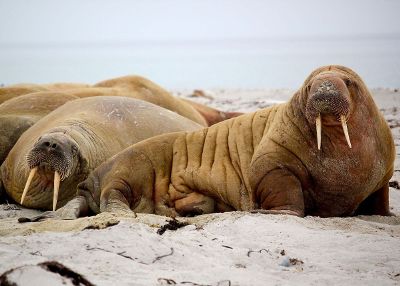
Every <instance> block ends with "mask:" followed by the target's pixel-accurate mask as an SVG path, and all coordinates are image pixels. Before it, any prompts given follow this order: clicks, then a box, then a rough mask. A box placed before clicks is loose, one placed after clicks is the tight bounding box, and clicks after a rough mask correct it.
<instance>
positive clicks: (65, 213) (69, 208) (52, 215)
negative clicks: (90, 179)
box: [18, 196, 89, 223]
mask: <svg viewBox="0 0 400 286" xmlns="http://www.w3.org/2000/svg"><path fill="white" fill-rule="evenodd" d="M88 210H89V206H88V203H87V201H86V198H85V197H83V196H77V197H75V198H74V199H72V200H71V201H69V202H68V203H67V204H66V205H65V206H63V207H62V208H59V209H58V210H56V211H47V212H44V213H42V214H40V215H37V216H34V217H31V218H27V217H20V218H18V222H20V223H24V222H37V221H42V220H47V219H63V220H71V219H77V218H79V217H82V216H86V215H87V214H88Z"/></svg>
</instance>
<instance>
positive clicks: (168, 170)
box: [66, 66, 394, 217]
mask: <svg viewBox="0 0 400 286" xmlns="http://www.w3.org/2000/svg"><path fill="white" fill-rule="evenodd" d="M348 130H349V131H348ZM350 139H351V141H350ZM393 163H394V142H393V138H392V135H391V133H390V129H389V127H388V125H387V123H386V122H385V120H384V118H383V116H382V115H381V114H380V113H379V111H378V108H377V107H376V105H375V103H374V102H373V99H372V97H371V95H370V93H369V91H368V89H367V88H366V87H365V85H364V83H363V82H362V80H361V79H360V78H359V77H358V75H357V74H355V73H354V72H353V71H351V70H350V69H348V68H345V67H341V66H328V67H322V68H319V69H317V70H316V71H314V72H313V73H312V74H311V75H310V76H309V78H308V79H307V80H306V81H305V83H304V85H303V87H302V88H301V89H300V90H299V91H298V92H297V93H295V95H294V96H293V97H292V98H291V100H290V101H289V102H288V103H285V104H280V105H276V106H273V107H270V108H266V109H262V110H260V111H257V112H255V113H251V114H245V115H242V116H239V117H236V118H233V119H230V120H227V121H224V122H221V123H219V124H216V125H214V126H212V127H209V128H205V129H202V130H198V131H194V132H186V133H185V132H178V133H172V134H165V135H161V136H157V137H154V138H151V139H148V140H145V141H143V142H140V143H138V144H135V145H133V146H131V147H129V148H127V149H125V150H124V151H122V152H120V153H119V154H117V155H116V156H114V157H113V158H111V159H109V160H107V161H106V162H104V163H103V164H101V165H100V166H99V167H98V168H96V169H95V170H94V171H93V172H92V173H91V174H90V175H89V177H88V178H87V179H86V180H85V181H84V182H82V183H80V184H79V185H78V196H77V201H79V204H80V209H81V210H84V209H86V208H87V206H89V207H90V208H91V209H92V210H93V211H94V212H99V211H115V210H121V209H125V210H126V211H130V210H133V211H137V212H149V213H156V214H162V215H169V216H177V215H180V216H185V215H193V214H201V213H210V212H220V211H230V210H247V211H249V210H260V209H261V210H260V211H261V212H265V213H283V214H292V215H297V216H304V215H317V216H322V217H330V216H349V215H355V214H379V215H389V214H390V213H389V199H388V181H389V179H390V177H391V176H392V173H393ZM121 182H124V183H123V184H121ZM66 207H67V206H66Z"/></svg>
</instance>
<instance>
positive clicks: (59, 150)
mask: <svg viewBox="0 0 400 286" xmlns="http://www.w3.org/2000/svg"><path fill="white" fill-rule="evenodd" d="M199 128H201V126H200V125H198V124H197V123H195V122H193V121H191V120H189V119H186V118H184V117H182V116H180V115H178V114H176V113H174V112H172V111H169V110H167V109H164V108H161V107H159V106H156V105H153V104H151V103H148V102H144V101H141V100H137V99H132V98H125V97H106V96H104V97H103V96H101V97H90V98H84V99H77V100H74V101H71V102H68V103H66V104H64V105H63V106H61V107H59V108H58V109H56V110H55V111H53V112H52V113H50V114H48V115H47V116H45V117H43V118H42V119H41V120H40V121H38V122H37V123H36V124H35V125H33V126H32V127H31V128H30V129H28V130H27V131H26V132H25V133H24V134H23V135H22V136H21V137H20V139H19V140H18V141H17V143H16V144H15V146H14V148H13V149H12V150H11V151H10V153H9V155H8V156H7V159H6V160H5V161H4V163H3V165H2V166H1V168H0V178H1V180H2V183H3V187H4V188H5V190H6V193H7V194H8V195H9V196H10V197H11V198H12V199H13V200H15V201H17V202H20V201H21V203H23V205H24V206H27V207H30V208H40V209H55V208H56V205H57V202H58V205H59V206H62V205H64V204H65V203H66V202H67V201H68V200H70V199H71V198H73V197H74V195H75V193H76V186H77V184H78V183H79V182H81V181H83V180H84V179H85V178H86V176H87V175H88V174H89V173H90V171H92V170H93V169H94V168H95V167H97V166H98V165H99V164H100V163H101V162H103V161H105V160H106V159H108V158H109V157H111V156H113V155H114V154H116V153H118V152H119V151H121V150H123V149H124V148H126V147H128V146H130V145H132V144H134V143H137V142H139V141H141V140H144V139H147V138H149V137H152V136H155V135H159V134H163V133H167V132H174V131H193V130H196V129H199ZM28 174H29V176H28ZM27 178H28V179H27ZM25 182H26V184H25ZM60 182H61V184H60ZM24 185H25V189H24ZM53 185H54V198H53ZM59 189H60V198H59V199H58V190H59ZM23 190H24V191H23Z"/></svg>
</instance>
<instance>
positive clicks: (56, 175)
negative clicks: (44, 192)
mask: <svg viewBox="0 0 400 286" xmlns="http://www.w3.org/2000/svg"><path fill="white" fill-rule="evenodd" d="M59 189H60V174H59V173H58V172H57V171H55V172H54V194H53V211H55V210H56V207H57V200H58V190H59Z"/></svg>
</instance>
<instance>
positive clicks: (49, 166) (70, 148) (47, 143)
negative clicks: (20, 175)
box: [20, 133, 78, 211]
mask: <svg viewBox="0 0 400 286" xmlns="http://www.w3.org/2000/svg"><path fill="white" fill-rule="evenodd" d="M77 150H78V145H77V143H76V142H74V141H73V140H72V138H70V137H69V136H68V135H66V134H64V133H61V134H57V133H49V134H46V135H44V136H42V137H40V138H39V139H38V141H37V142H36V143H35V145H34V146H33V148H32V150H31V151H30V152H29V153H28V155H27V158H26V159H27V162H28V166H29V168H30V169H31V171H30V172H29V176H28V179H27V181H26V184H25V188H24V190H23V192H22V196H21V202H20V203H21V205H22V203H23V202H24V199H25V196H26V194H27V193H28V189H29V186H30V184H31V182H32V179H33V177H34V176H35V174H36V172H37V171H40V170H41V171H43V172H47V171H48V170H51V171H54V195H53V211H54V210H55V209H56V206H57V200H58V191H59V188H60V182H61V181H63V180H65V179H66V178H67V177H69V176H70V174H71V173H72V171H73V168H74V165H75V164H74V159H75V157H76V153H77Z"/></svg>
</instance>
